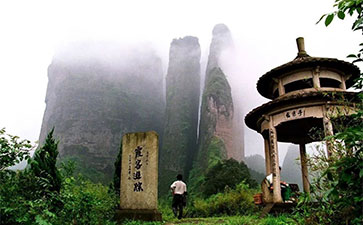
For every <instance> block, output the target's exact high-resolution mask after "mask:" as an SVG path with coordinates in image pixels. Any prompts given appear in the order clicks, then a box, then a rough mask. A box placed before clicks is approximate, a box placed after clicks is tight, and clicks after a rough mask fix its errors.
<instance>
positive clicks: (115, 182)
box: [112, 140, 122, 198]
mask: <svg viewBox="0 0 363 225" xmlns="http://www.w3.org/2000/svg"><path fill="white" fill-rule="evenodd" d="M121 160H122V140H121V144H120V151H119V153H118V154H117V157H116V161H115V164H114V165H115V172H114V174H113V182H112V188H113V190H115V193H116V196H117V198H119V197H120V186H121V182H120V181H121Z"/></svg>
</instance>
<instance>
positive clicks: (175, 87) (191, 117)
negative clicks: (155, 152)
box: [159, 36, 201, 194]
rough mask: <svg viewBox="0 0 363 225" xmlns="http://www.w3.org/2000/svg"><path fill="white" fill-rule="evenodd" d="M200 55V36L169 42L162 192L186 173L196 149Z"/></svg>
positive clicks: (160, 180) (161, 170) (161, 175)
mask: <svg viewBox="0 0 363 225" xmlns="http://www.w3.org/2000/svg"><path fill="white" fill-rule="evenodd" d="M200 57H201V50H200V46H199V42H198V38H195V37H190V36H188V37H184V38H180V39H174V40H173V41H172V43H171V45H170V52H169V66H168V72H167V75H166V113H165V125H164V135H163V136H164V141H163V145H162V148H161V151H160V164H159V174H160V176H159V184H160V185H159V191H160V193H164V194H165V193H168V191H169V185H170V184H171V183H172V182H173V180H175V177H176V175H177V174H178V173H182V174H184V177H187V175H188V173H189V170H190V169H191V166H192V164H191V163H192V161H193V156H194V154H195V152H196V150H197V126H198V111H199V96H200Z"/></svg>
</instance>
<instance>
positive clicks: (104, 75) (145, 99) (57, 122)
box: [39, 45, 164, 182]
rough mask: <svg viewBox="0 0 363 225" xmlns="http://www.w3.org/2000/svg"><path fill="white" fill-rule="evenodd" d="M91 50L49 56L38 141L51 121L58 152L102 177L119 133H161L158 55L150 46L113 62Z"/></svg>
mask: <svg viewBox="0 0 363 225" xmlns="http://www.w3.org/2000/svg"><path fill="white" fill-rule="evenodd" d="M88 47H89V48H92V46H91V45H90V46H88ZM104 51H106V53H105V52H104ZM97 53H98V52H97V51H95V52H91V57H88V58H82V56H79V57H75V58H72V60H65V59H66V58H67V54H63V55H62V56H57V57H55V58H54V59H53V61H52V63H51V65H50V66H49V68H48V79H49V81H48V88H47V94H46V100H45V102H46V110H45V112H44V117H43V123H42V129H41V133H40V138H39V139H40V142H41V143H42V142H43V140H44V138H45V137H46V135H47V133H48V132H49V130H50V129H51V128H52V127H55V136H56V137H57V139H59V141H60V142H59V145H58V149H59V152H60V158H61V159H63V160H64V159H69V158H71V159H74V160H76V162H77V164H78V168H79V170H80V172H83V173H84V174H85V175H86V176H88V177H90V178H91V179H93V180H95V181H101V182H108V181H110V180H111V176H112V174H113V171H114V168H113V167H114V166H113V163H114V161H115V159H116V155H117V153H118V150H119V146H120V141H121V137H122V135H123V134H124V133H127V132H136V131H147V130H155V131H156V132H158V133H159V134H162V130H163V127H162V121H163V114H164V100H163V91H162V90H163V88H162V79H163V74H162V66H161V60H160V59H159V58H158V57H157V56H156V55H155V54H154V53H153V51H152V50H151V49H144V50H139V51H132V52H131V51H130V52H127V53H129V54H127V53H125V55H127V57H121V58H118V60H121V61H120V62H119V63H118V62H116V63H115V64H114V65H110V64H109V62H106V61H105V59H104V58H103V57H102V56H99V55H97ZM103 53H104V54H105V55H107V54H113V53H111V52H107V50H103ZM69 57H72V56H71V54H70V55H69ZM116 58H117V57H116Z"/></svg>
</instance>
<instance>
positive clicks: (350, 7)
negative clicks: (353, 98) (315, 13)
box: [317, 0, 363, 89]
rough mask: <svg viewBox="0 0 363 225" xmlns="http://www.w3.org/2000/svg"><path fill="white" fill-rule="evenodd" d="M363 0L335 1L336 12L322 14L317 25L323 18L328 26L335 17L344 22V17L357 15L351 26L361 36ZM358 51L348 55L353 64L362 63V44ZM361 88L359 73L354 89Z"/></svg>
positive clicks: (362, 78)
mask: <svg viewBox="0 0 363 225" xmlns="http://www.w3.org/2000/svg"><path fill="white" fill-rule="evenodd" d="M362 5H363V0H335V4H334V7H335V8H336V11H334V12H332V13H329V14H324V15H322V17H321V18H320V20H319V21H318V22H317V23H319V22H320V21H321V20H322V19H323V18H325V26H329V25H330V24H331V22H332V21H333V19H334V17H335V16H337V17H338V18H339V19H341V20H344V19H345V16H346V15H350V16H355V15H357V17H356V19H355V21H354V22H353V25H352V30H353V31H358V30H361V31H362V34H363V10H362ZM359 46H360V47H359V48H360V50H359V52H358V53H357V54H349V55H348V56H347V57H348V58H353V59H354V60H353V63H357V62H363V48H362V47H363V43H360V45H359ZM362 87H363V74H362V73H361V75H360V78H358V79H357V80H356V84H355V88H357V89H361V88H362Z"/></svg>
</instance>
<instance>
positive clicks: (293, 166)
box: [281, 145, 303, 190]
mask: <svg viewBox="0 0 363 225" xmlns="http://www.w3.org/2000/svg"><path fill="white" fill-rule="evenodd" d="M281 168H282V170H281V180H284V181H286V182H287V183H294V184H298V185H299V188H300V190H302V187H303V186H302V175H301V163H300V150H299V146H297V145H290V146H289V147H288V150H287V153H286V156H285V158H284V162H283V163H282V166H281Z"/></svg>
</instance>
